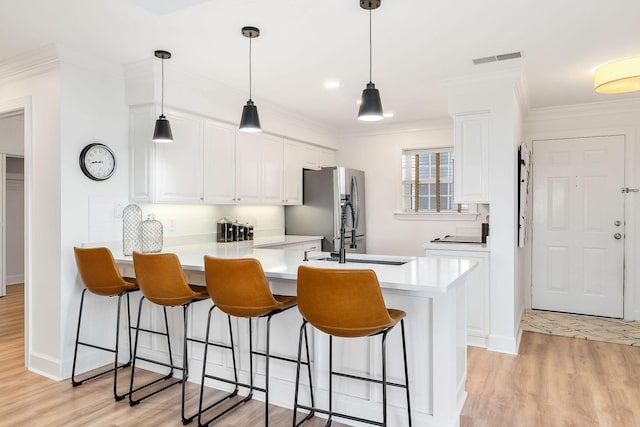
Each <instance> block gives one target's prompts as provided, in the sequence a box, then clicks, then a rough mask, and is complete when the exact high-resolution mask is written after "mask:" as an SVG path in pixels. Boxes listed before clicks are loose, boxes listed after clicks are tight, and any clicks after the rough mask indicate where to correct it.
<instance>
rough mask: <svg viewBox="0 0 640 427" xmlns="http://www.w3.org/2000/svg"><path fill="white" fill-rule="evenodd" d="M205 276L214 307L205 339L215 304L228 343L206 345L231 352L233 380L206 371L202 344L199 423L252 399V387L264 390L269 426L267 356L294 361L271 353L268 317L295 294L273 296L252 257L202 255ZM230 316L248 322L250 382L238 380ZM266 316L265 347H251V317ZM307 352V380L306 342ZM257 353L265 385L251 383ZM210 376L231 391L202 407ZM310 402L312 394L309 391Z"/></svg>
mask: <svg viewBox="0 0 640 427" xmlns="http://www.w3.org/2000/svg"><path fill="white" fill-rule="evenodd" d="M204 269H205V279H206V283H207V290H208V291H209V295H210V296H211V299H212V300H213V304H214V305H213V307H211V309H210V310H209V316H208V319H207V329H206V338H207V340H209V331H210V328H211V318H212V313H213V310H214V309H215V308H216V307H217V308H218V309H219V310H220V311H222V312H223V313H225V314H226V315H227V323H228V325H229V337H230V342H231V344H230V345H225V344H220V343H213V342H208V344H209V345H213V346H217V347H221V348H226V349H227V350H230V351H231V355H232V361H233V371H234V378H233V380H230V379H227V378H222V377H219V376H216V375H212V374H208V373H207V372H206V367H207V357H208V349H209V345H207V346H205V351H204V360H203V366H202V382H201V385H200V402H199V408H198V414H199V415H198V425H199V426H206V425H209V424H210V423H212V422H214V421H216V420H218V419H219V418H221V417H222V416H224V415H225V414H227V413H228V412H230V411H232V410H234V409H236V408H237V407H238V406H240V405H241V404H243V403H245V402H247V401H249V400H251V398H252V396H253V392H254V390H257V391H260V392H264V394H265V403H264V425H265V426H268V425H269V359H270V358H277V359H279V360H285V361H289V362H293V363H295V362H296V359H293V358H287V357H283V356H274V355H272V354H271V352H270V330H271V318H272V317H273V316H275V315H277V314H280V313H283V312H285V311H287V310H289V309H291V308H293V307H295V305H296V303H297V298H296V297H295V296H285V295H273V294H272V293H271V290H270V288H269V283H268V281H267V279H266V277H265V275H264V271H263V270H262V266H261V264H260V262H259V261H258V260H256V259H253V258H235V259H222V258H214V257H210V256H205V257H204ZM231 316H234V317H239V318H246V319H248V322H249V378H250V379H249V384H244V383H241V382H240V381H239V380H238V369H237V365H236V355H235V345H234V342H233V332H232V328H231ZM253 318H266V320H267V327H266V344H265V346H266V348H265V351H264V352H260V351H254V350H253V339H252V336H253V334H252V319H253ZM305 344H306V349H307V350H306V351H307V362H301V363H303V364H306V365H307V367H308V369H309V371H308V372H309V381H311V370H310V368H309V363H308V360H309V345H308V342H306V341H305ZM254 355H259V356H263V357H265V378H266V380H265V381H266V383H265V386H264V388H262V387H256V386H255V385H254V384H253V356H254ZM207 378H209V379H213V380H218V381H222V382H225V383H230V384H232V385H233V386H234V389H233V391H231V392H230V393H227V394H226V395H225V396H224V397H222V398H221V399H219V400H217V401H216V402H214V403H212V404H210V405H209V406H207V407H206V408H203V401H204V388H205V379H207ZM240 387H243V388H247V389H249V393H248V395H247V396H246V397H244V398H243V399H241V400H239V401H237V402H235V403H234V404H233V405H231V406H229V407H227V408H226V409H224V410H222V411H220V412H219V413H218V414H216V415H215V416H213V417H212V418H210V419H209V420H207V421H203V414H204V413H205V412H207V411H209V410H211V409H213V408H215V407H217V406H218V405H220V404H221V403H223V402H225V401H227V400H229V399H231V398H233V397H235V396H237V394H238V391H239V388H240ZM311 401H312V402H313V394H311Z"/></svg>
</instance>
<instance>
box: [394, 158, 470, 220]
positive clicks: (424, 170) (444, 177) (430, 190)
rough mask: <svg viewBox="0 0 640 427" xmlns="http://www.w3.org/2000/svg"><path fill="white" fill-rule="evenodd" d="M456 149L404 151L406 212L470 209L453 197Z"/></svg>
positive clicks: (403, 173)
mask: <svg viewBox="0 0 640 427" xmlns="http://www.w3.org/2000/svg"><path fill="white" fill-rule="evenodd" d="M453 163H454V154H453V150H405V151H403V153H402V190H403V191H402V194H403V197H402V199H403V200H402V204H403V206H402V210H403V211H404V212H449V213H450V212H467V211H468V210H469V206H468V205H464V204H460V203H455V202H454V200H453V185H454V182H453Z"/></svg>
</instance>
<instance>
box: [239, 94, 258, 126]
mask: <svg viewBox="0 0 640 427" xmlns="http://www.w3.org/2000/svg"><path fill="white" fill-rule="evenodd" d="M240 130H241V131H243V132H262V128H261V127H260V118H259V117H258V109H257V108H256V106H255V105H254V104H253V101H252V100H248V101H247V105H245V106H244V107H243V108H242V118H241V119H240Z"/></svg>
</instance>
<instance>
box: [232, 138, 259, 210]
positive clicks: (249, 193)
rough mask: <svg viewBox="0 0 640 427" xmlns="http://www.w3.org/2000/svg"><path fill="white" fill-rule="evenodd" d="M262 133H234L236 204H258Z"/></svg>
mask: <svg viewBox="0 0 640 427" xmlns="http://www.w3.org/2000/svg"><path fill="white" fill-rule="evenodd" d="M261 136H262V133H245V132H236V176H235V182H236V200H235V202H236V203H243V204H258V203H260V199H261V197H260V192H261V189H260V186H261V185H260V181H261V167H260V159H261V155H260V154H261V153H260V152H261V143H262V138H261Z"/></svg>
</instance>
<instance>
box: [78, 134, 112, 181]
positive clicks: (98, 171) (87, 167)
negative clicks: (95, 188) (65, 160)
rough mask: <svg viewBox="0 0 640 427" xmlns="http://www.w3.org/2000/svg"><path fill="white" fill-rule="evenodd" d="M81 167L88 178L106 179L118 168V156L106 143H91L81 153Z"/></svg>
mask: <svg viewBox="0 0 640 427" xmlns="http://www.w3.org/2000/svg"><path fill="white" fill-rule="evenodd" d="M80 169H82V172H83V173H84V174H85V175H86V176H87V177H88V178H90V179H92V180H94V181H104V180H105V179H108V178H110V177H111V175H113V173H114V172H115V170H116V156H115V155H114V154H113V151H111V149H110V148H109V147H107V146H106V145H104V144H100V143H93V144H89V145H87V146H86V147H84V148H83V149H82V152H81V153H80Z"/></svg>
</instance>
